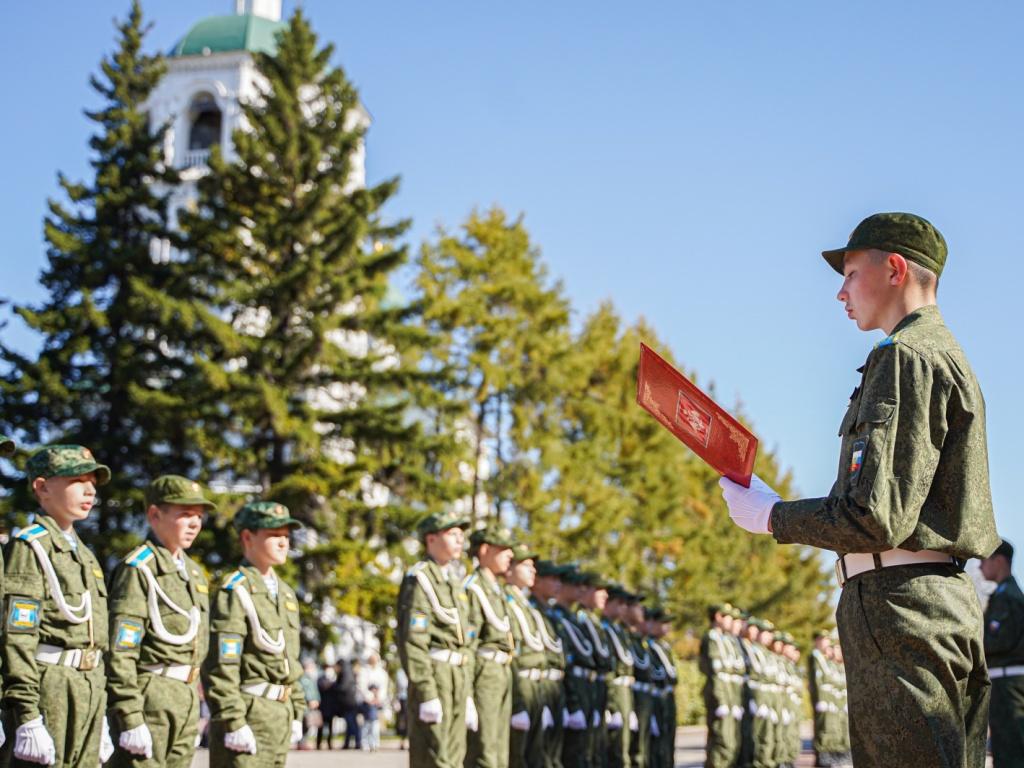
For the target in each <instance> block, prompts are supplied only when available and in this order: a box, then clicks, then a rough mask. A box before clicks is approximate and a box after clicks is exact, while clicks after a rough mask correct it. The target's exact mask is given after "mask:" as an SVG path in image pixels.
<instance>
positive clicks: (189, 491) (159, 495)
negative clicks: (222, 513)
mask: <svg viewBox="0 0 1024 768" xmlns="http://www.w3.org/2000/svg"><path fill="white" fill-rule="evenodd" d="M150 504H181V505H183V506H186V507H192V506H199V507H206V508H207V509H216V508H217V505H216V504H214V503H213V502H212V501H210V500H209V499H207V498H205V497H204V496H203V487H202V486H201V485H199V483H197V482H196V481H194V480H189V479H188V478H187V477H182V476H181V475H162V476H160V477H158V478H157V479H156V480H154V481H153V482H151V483H150V484H149V487H147V488H146V506H147V507H148V506H149V505H150Z"/></svg>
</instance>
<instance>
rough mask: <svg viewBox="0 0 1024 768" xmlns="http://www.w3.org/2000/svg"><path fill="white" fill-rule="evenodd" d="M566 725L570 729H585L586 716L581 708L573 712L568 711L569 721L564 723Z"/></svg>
mask: <svg viewBox="0 0 1024 768" xmlns="http://www.w3.org/2000/svg"><path fill="white" fill-rule="evenodd" d="M566 727H567V728H568V729H569V730H570V731H585V730H587V716H586V715H585V714H583V710H582V709H577V710H576V711H575V712H572V713H570V715H569V722H568V723H566Z"/></svg>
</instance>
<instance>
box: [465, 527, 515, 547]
mask: <svg viewBox="0 0 1024 768" xmlns="http://www.w3.org/2000/svg"><path fill="white" fill-rule="evenodd" d="M469 544H470V546H471V547H479V546H480V545H481V544H490V545H491V546H494V547H514V546H515V545H516V540H515V537H514V536H513V535H512V531H510V530H509V529H508V528H505V527H504V526H501V525H494V524H493V523H492V524H490V525H487V526H485V527H483V528H478V529H477V530H475V531H473V533H471V534H470V536H469Z"/></svg>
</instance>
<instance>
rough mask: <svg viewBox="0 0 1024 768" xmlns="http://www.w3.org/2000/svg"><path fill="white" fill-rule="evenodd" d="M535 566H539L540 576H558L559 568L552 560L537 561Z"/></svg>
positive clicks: (538, 573) (538, 572)
mask: <svg viewBox="0 0 1024 768" xmlns="http://www.w3.org/2000/svg"><path fill="white" fill-rule="evenodd" d="M534 565H536V566H537V575H538V576H558V573H559V567H558V566H557V565H556V564H555V563H553V562H551V561H550V560H537V561H536V562H535V563H534Z"/></svg>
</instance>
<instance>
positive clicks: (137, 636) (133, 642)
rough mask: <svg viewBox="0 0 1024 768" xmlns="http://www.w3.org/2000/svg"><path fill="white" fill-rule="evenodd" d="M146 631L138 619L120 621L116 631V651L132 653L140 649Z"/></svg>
mask: <svg viewBox="0 0 1024 768" xmlns="http://www.w3.org/2000/svg"><path fill="white" fill-rule="evenodd" d="M144 631H145V630H144V629H143V627H142V622H141V621H139V620H138V619H118V620H117V626H116V627H115V629H114V650H115V651H131V650H134V649H136V648H138V647H139V646H140V645H141V644H142V635H143V633H144Z"/></svg>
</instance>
